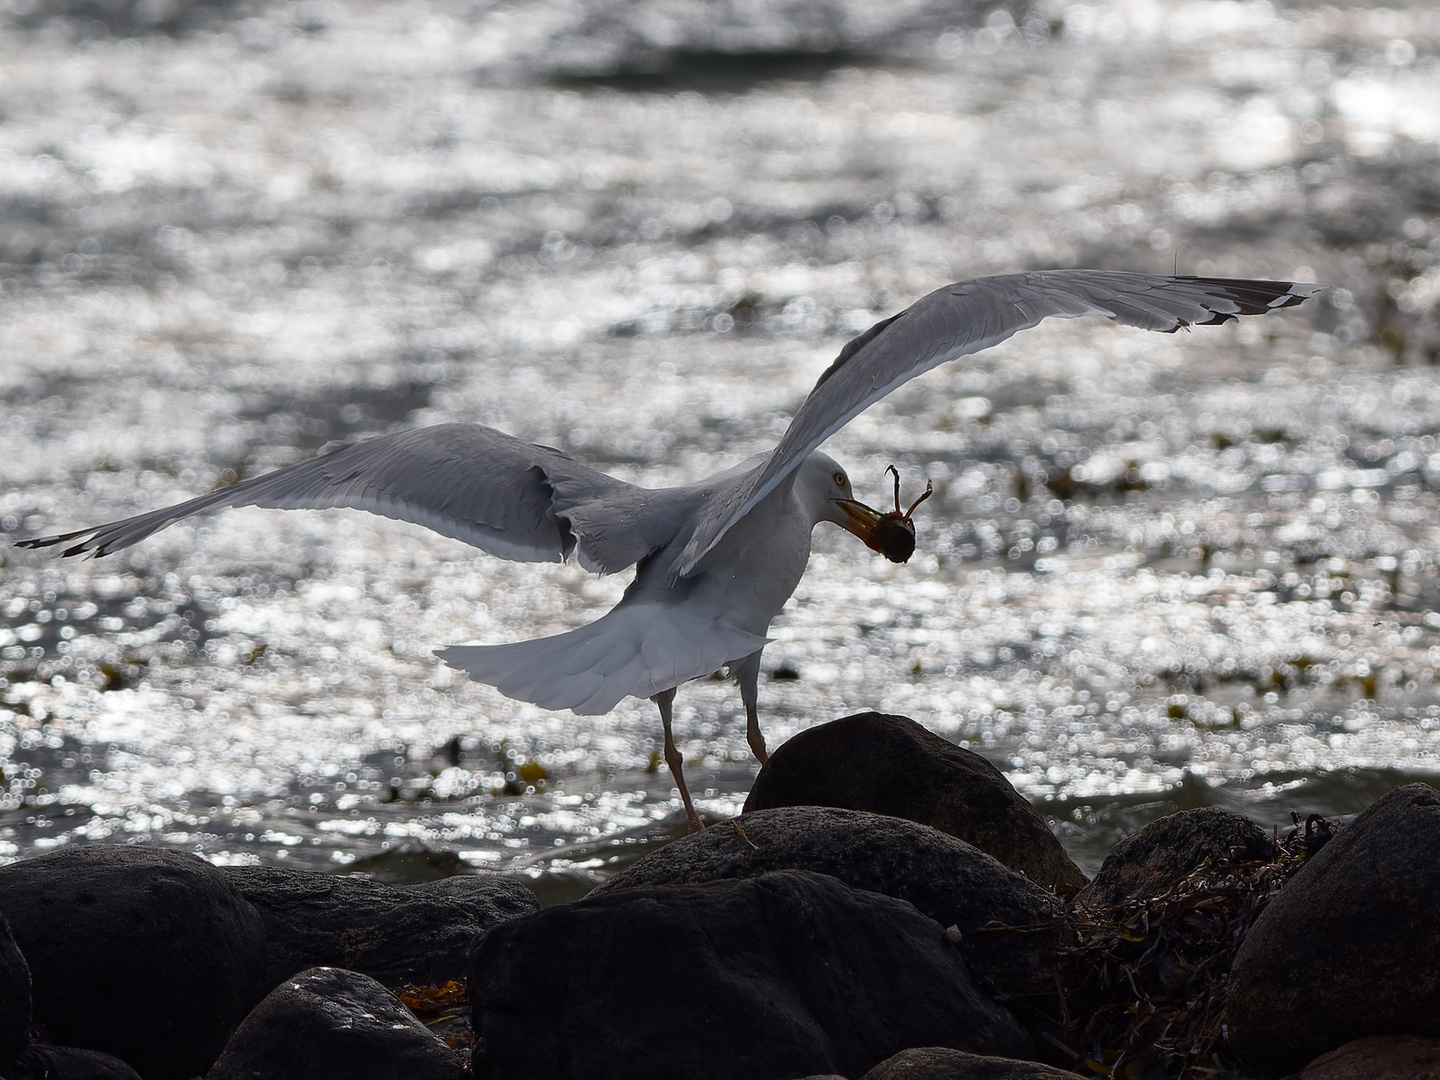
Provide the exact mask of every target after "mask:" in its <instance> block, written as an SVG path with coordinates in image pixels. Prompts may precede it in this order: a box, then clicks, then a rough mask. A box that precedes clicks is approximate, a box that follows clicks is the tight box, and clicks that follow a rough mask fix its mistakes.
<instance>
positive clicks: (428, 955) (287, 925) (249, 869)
mask: <svg viewBox="0 0 1440 1080" xmlns="http://www.w3.org/2000/svg"><path fill="white" fill-rule="evenodd" d="M224 873H225V875H226V877H227V878H228V879H229V880H230V882H231V883H232V884H233V885H234V886H235V887H236V888H237V889H238V890H239V891H240V894H241V895H242V896H244V897H245V898H246V899H247V900H248V901H250V903H251V904H253V905H254V906H255V909H256V910H257V911H258V912H260V917H261V918H262V919H263V920H264V922H265V938H266V941H267V944H268V947H269V956H270V960H269V964H268V965H267V970H266V973H265V986H266V988H267V989H269V988H272V987H275V986H278V985H279V984H280V983H281V982H283V981H284V980H286V979H288V978H289V977H290V976H292V975H294V974H295V973H296V972H299V971H304V970H305V969H306V968H311V967H336V968H345V969H347V970H350V971H359V972H363V973H364V974H366V975H371V976H373V977H374V978H376V979H379V980H381V981H382V982H385V983H387V984H390V985H395V984H398V983H407V982H421V983H423V982H426V981H428V980H430V979H432V978H433V979H436V980H437V981H441V982H443V981H444V980H446V979H458V978H462V977H463V976H464V974H465V970H466V969H465V951H466V949H468V948H469V946H470V943H471V942H472V941H473V940H474V939H475V938H476V937H477V936H478V935H480V934H482V933H484V932H485V931H486V930H488V929H490V927H492V926H494V925H495V924H497V923H500V922H503V921H505V920H506V919H513V918H515V917H517V916H519V915H528V914H530V913H531V912H535V911H538V910H540V902H539V901H538V900H536V899H535V894H534V893H532V892H531V891H530V890H529V889H527V888H526V887H525V885H524V884H523V883H522V882H521V881H519V880H518V879H516V878H510V877H502V876H500V875H498V874H466V875H458V876H455V877H448V878H442V879H440V880H438V881H427V882H424V883H422V884H419V885H401V886H396V885H384V884H382V883H380V882H378V881H371V880H368V879H366V878H358V877H342V876H337V875H333V874H321V873H317V872H315V871H313V870H292V869H291V868H289V867H283V866H231V867H225V868H224Z"/></svg>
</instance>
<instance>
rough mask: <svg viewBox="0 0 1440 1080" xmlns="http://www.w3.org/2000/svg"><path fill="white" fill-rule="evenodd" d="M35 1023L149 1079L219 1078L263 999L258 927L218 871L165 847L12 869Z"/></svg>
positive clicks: (9, 895)
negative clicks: (235, 1038) (237, 1033)
mask: <svg viewBox="0 0 1440 1080" xmlns="http://www.w3.org/2000/svg"><path fill="white" fill-rule="evenodd" d="M0 913H3V914H4V916H5V918H6V919H7V920H8V921H9V923H10V927H11V929H12V931H13V932H14V935H15V941H16V942H17V943H18V944H19V946H20V948H21V950H22V951H23V952H24V954H25V959H26V960H28V961H29V963H30V972H31V976H32V979H33V981H34V1002H35V1022H36V1023H37V1024H38V1025H39V1026H40V1027H41V1028H42V1030H43V1031H44V1033H45V1036H46V1037H47V1038H48V1039H49V1040H50V1041H52V1042H54V1043H59V1044H62V1045H65V1046H74V1047H81V1048H84V1049H90V1050H100V1051H103V1052H104V1053H107V1054H113V1055H115V1056H116V1057H119V1058H121V1059H122V1060H123V1061H125V1062H126V1063H127V1064H129V1065H130V1066H131V1067H133V1068H134V1069H135V1071H136V1072H138V1073H140V1075H142V1076H144V1077H145V1078H146V1080H190V1078H191V1077H193V1076H195V1075H196V1074H197V1073H203V1072H205V1070H207V1069H208V1068H209V1067H210V1065H211V1063H212V1062H213V1061H214V1060H215V1058H216V1057H217V1056H218V1055H219V1053H220V1050H221V1048H223V1047H224V1045H225V1041H226V1040H227V1039H228V1038H229V1037H230V1033H231V1032H232V1031H234V1030H235V1027H236V1025H238V1024H239V1023H240V1021H241V1020H242V1019H244V1017H245V1014H246V1013H247V1012H249V1011H250V1008H251V1006H252V1005H254V1004H255V1002H256V1001H258V1000H259V999H260V997H261V995H262V993H263V984H262V979H263V976H264V973H265V931H264V927H263V926H262V925H261V923H260V916H259V915H257V914H256V913H255V909H254V908H252V907H251V906H250V905H249V904H248V903H246V901H245V899H244V898H243V897H241V895H240V894H239V893H238V892H236V891H235V888H234V887H233V886H232V885H231V884H230V882H229V881H228V880H227V879H226V877H225V875H224V874H222V873H221V872H220V871H219V870H218V869H216V868H215V867H213V866H211V865H210V864H209V863H207V862H205V861H204V860H202V859H198V858H196V857H195V856H194V855H186V854H184V853H183V852H178V851H166V850H162V849H158V848H144V847H128V846H116V845H108V844H103V845H94V846H88V847H76V848H61V849H60V850H58V851H52V852H49V853H48V854H45V855H40V856H37V857H35V858H33V859H25V860H23V861H21V862H16V863H11V864H10V865H9V866H5V867H0Z"/></svg>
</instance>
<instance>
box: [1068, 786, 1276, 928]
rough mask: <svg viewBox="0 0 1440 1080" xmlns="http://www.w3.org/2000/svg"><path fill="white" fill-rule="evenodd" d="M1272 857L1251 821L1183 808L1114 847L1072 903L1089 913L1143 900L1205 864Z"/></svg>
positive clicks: (1264, 835) (1265, 839) (1210, 808)
mask: <svg viewBox="0 0 1440 1080" xmlns="http://www.w3.org/2000/svg"><path fill="white" fill-rule="evenodd" d="M1274 854H1275V845H1274V843H1273V841H1272V840H1271V838H1270V834H1269V833H1267V832H1266V831H1265V830H1264V829H1262V828H1260V826H1259V825H1256V824H1255V823H1254V822H1253V821H1251V820H1250V819H1249V818H1245V817H1241V816H1240V815H1239V814H1235V813H1232V812H1231V811H1229V810H1224V809H1221V808H1220V807H1218V806H1204V807H1200V808H1198V809H1194V810H1181V811H1179V812H1178V813H1174V814H1169V815H1167V816H1165V817H1163V818H1160V819H1159V820H1158V821H1152V822H1151V823H1150V824H1149V825H1146V826H1145V827H1144V828H1143V829H1141V830H1140V831H1139V832H1137V833H1133V834H1132V835H1130V836H1127V837H1126V838H1125V839H1124V840H1121V841H1120V843H1118V844H1116V845H1115V847H1114V848H1112V849H1111V851H1110V854H1109V855H1107V856H1106V857H1105V862H1104V863H1103V864H1102V865H1101V867H1100V872H1099V873H1098V874H1096V875H1095V880H1094V881H1092V882H1090V884H1089V885H1087V886H1085V888H1083V889H1081V890H1080V893H1079V895H1078V896H1077V897H1076V900H1077V902H1078V903H1080V904H1081V905H1083V906H1084V907H1087V908H1089V909H1090V910H1092V911H1095V910H1098V909H1101V908H1105V907H1113V906H1115V905H1117V904H1123V903H1126V902H1127V901H1131V900H1145V899H1149V898H1151V897H1155V896H1159V895H1160V894H1161V893H1163V892H1164V891H1165V890H1166V889H1168V888H1169V887H1170V886H1171V885H1173V884H1174V883H1175V882H1176V881H1178V880H1179V879H1180V878H1183V877H1184V876H1185V875H1186V874H1189V873H1191V872H1192V871H1194V870H1197V869H1199V868H1200V867H1202V866H1204V865H1205V864H1206V863H1207V862H1208V863H1214V864H1223V863H1237V862H1268V861H1269V860H1270V859H1271V858H1272V857H1273V856H1274Z"/></svg>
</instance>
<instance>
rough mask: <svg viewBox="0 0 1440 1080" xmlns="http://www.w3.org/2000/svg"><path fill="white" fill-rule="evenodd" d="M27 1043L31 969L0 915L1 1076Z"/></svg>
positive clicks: (28, 1035)
mask: <svg viewBox="0 0 1440 1080" xmlns="http://www.w3.org/2000/svg"><path fill="white" fill-rule="evenodd" d="M29 1041H30V965H29V964H27V963H26V962H25V956H24V954H23V953H21V951H20V946H18V945H16V944H15V937H14V935H13V934H11V933H10V924H9V923H7V922H6V921H5V917H4V916H3V915H0V1076H4V1075H5V1069H6V1066H8V1065H9V1064H10V1063H11V1062H12V1061H14V1060H15V1055H17V1054H18V1053H20V1051H21V1050H23V1049H24V1048H25V1044H26V1043H27V1042H29Z"/></svg>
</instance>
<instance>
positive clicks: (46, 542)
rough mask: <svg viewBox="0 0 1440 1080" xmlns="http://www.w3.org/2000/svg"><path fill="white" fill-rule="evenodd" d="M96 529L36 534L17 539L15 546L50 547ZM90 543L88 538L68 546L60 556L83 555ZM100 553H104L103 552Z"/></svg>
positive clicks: (85, 534)
mask: <svg viewBox="0 0 1440 1080" xmlns="http://www.w3.org/2000/svg"><path fill="white" fill-rule="evenodd" d="M94 531H95V530H94V529H77V530H75V531H74V532H68V533H58V534H56V535H55V536H35V537H31V538H30V539H29V540H16V541H15V546H16V547H18V548H26V549H28V550H31V551H36V550H39V549H40V548H48V547H54V546H55V545H56V544H64V543H66V542H67V541H70V540H74V539H77V538H78V537H81V536H89V535H91V534H92V533H93V532H94ZM89 543H90V541H88V540H86V541H82V542H81V543H79V544H75V545H74V546H73V547H68V548H66V549H65V550H64V551H62V552H60V557H61V558H62V559H63V558H69V557H71V556H73V555H83V554H85V552H86V551H88V550H89ZM98 553H99V554H103V552H98Z"/></svg>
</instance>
